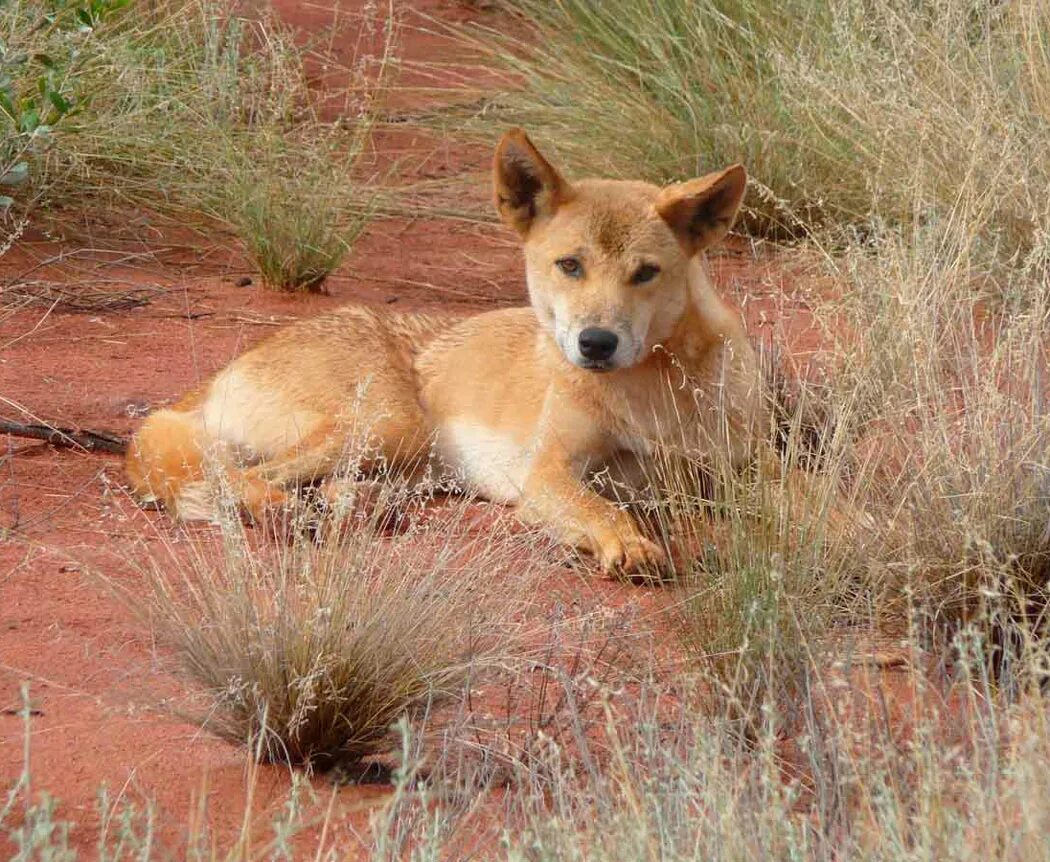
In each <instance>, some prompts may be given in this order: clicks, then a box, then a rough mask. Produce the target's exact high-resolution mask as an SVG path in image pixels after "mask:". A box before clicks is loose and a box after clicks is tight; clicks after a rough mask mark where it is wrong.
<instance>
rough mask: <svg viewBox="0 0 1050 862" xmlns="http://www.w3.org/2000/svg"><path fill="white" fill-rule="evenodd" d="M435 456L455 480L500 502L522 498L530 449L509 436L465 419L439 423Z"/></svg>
mask: <svg viewBox="0 0 1050 862" xmlns="http://www.w3.org/2000/svg"><path fill="white" fill-rule="evenodd" d="M437 454H438V456H439V457H440V459H441V461H442V462H443V466H444V468H445V469H446V470H447V471H448V472H450V473H451V474H452V476H453V477H454V478H455V479H456V480H457V481H460V482H463V483H464V484H465V485H466V486H467V488H468V489H470V490H474V491H477V492H479V493H480V494H482V495H483V496H484V497H486V498H487V499H489V500H493V501H495V502H499V503H513V502H515V501H517V500H518V499H519V498H520V497H521V489H522V488H523V487H524V484H525V478H526V476H527V475H528V472H529V466H530V464H531V461H532V457H531V453H530V452H529V450H528V449H527V448H526V447H524V446H522V445H521V444H519V443H518V442H517V441H515V440H514V439H513V438H512V437H510V436H509V435H507V434H503V433H500V432H499V431H495V430H492V429H491V428H488V427H487V426H485V425H483V424H480V423H478V422H472V421H470V420H468V419H455V420H450V421H448V422H445V423H444V424H442V426H441V427H440V428H439V429H438V436H437Z"/></svg>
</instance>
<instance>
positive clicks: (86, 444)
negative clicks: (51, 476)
mask: <svg viewBox="0 0 1050 862" xmlns="http://www.w3.org/2000/svg"><path fill="white" fill-rule="evenodd" d="M0 433H2V434H10V435H11V436H12V437H28V438H30V439H32V440H43V441H44V442H45V443H48V444H50V445H51V446H57V447H59V448H64V449H83V450H84V451H86V452H110V453H112V454H114V455H123V454H124V453H125V452H126V451H127V448H128V441H127V440H125V439H124V438H123V437H118V436H116V435H115V434H108V433H106V432H104V431H87V430H83V429H81V430H77V429H74V428H56V427H54V426H53V425H38V424H34V423H23V422H9V421H7V420H6V419H0Z"/></svg>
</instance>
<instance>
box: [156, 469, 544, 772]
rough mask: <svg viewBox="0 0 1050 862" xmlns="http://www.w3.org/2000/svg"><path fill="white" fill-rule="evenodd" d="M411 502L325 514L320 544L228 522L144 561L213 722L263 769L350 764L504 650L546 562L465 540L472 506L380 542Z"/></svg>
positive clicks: (507, 545)
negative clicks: (522, 596) (520, 589)
mask: <svg viewBox="0 0 1050 862" xmlns="http://www.w3.org/2000/svg"><path fill="white" fill-rule="evenodd" d="M403 493H405V492H397V491H395V490H394V489H393V487H392V486H391V487H390V488H387V489H386V490H385V491H383V492H382V494H381V497H382V499H381V500H380V501H379V504H378V505H377V507H376V508H375V509H374V511H373V513H372V514H369V515H367V516H365V515H362V513H361V512H360V511H359V510H358V509H350V508H348V509H347V510H346V511H345V512H343V513H342V514H339V513H335V514H330V515H329V516H328V519H327V521H326V522H325V523H326V532H325V538H323V539H322V538H319V537H318V536H316V535H315V534H313V533H311V531H310V530H308V529H305V526H304V524H303V523H298V524H295V525H292V526H291V527H289V528H288V530H282V531H281V538H278V539H277V540H276V541H275V540H274V538H273V537H272V536H271V537H269V538H267V537H266V534H265V531H264V530H262V529H259V530H254V531H252V530H246V528H245V527H244V526H243V525H242V524H241V523H240V521H239V520H237V519H236V518H233V517H226V518H225V519H224V520H223V523H222V525H221V527H220V532H221V536H215V535H214V534H213V533H210V534H205V535H201V536H197V537H195V538H192V539H191V540H190V541H188V542H179V543H178V544H169V545H168V546H167V548H166V551H167V553H166V554H164V555H163V556H161V557H157V556H153V557H150V558H149V559H148V566H149V567H148V570H147V574H148V577H149V580H150V583H151V584H152V585H153V599H152V601H151V603H150V604H149V611H150V614H151V616H152V618H153V621H154V623H155V625H156V626H157V627H158V629H159V631H160V633H161V635H162V638H163V640H164V641H165V642H167V643H168V644H170V645H172V646H173V648H174V649H175V652H176V655H177V656H178V657H179V659H180V661H181V663H182V664H183V665H184V666H185V668H186V669H187V670H188V672H189V673H190V675H191V676H192V677H194V678H195V679H196V680H197V681H198V682H199V683H200V684H201V685H202V686H203V687H204V689H205V691H206V692H207V694H208V698H209V701H210V707H209V709H208V711H207V715H206V716H205V717H204V719H203V720H204V723H205V726H207V727H208V728H210V729H212V730H213V731H215V732H216V733H218V734H220V735H222V736H224V737H226V738H228V739H231V740H233V741H235V742H239V743H248V744H249V745H250V746H251V747H252V748H253V750H255V751H256V752H257V753H258V754H259V756H260V757H262V758H263V759H265V760H269V761H277V762H286V763H293V764H303V765H307V766H310V767H313V768H318V769H325V768H329V767H331V766H334V765H345V764H348V763H351V764H352V763H353V762H354V761H355V760H359V759H360V758H362V757H365V756H367V755H370V754H374V753H376V752H377V751H381V750H382V749H383V747H384V745H385V744H387V743H388V737H389V734H390V730H391V727H392V725H393V724H394V723H395V722H396V721H397V720H398V718H399V717H400V716H402V715H404V714H406V713H410V712H413V711H416V710H419V709H420V708H422V707H424V706H426V705H427V704H428V703H431V702H433V701H436V700H439V699H441V698H444V697H446V696H447V695H448V694H449V693H450V692H453V691H455V690H456V688H457V685H458V684H459V683H460V681H461V680H462V679H463V677H464V676H465V675H466V674H467V672H468V670H472V669H473V670H476V669H477V668H478V667H483V666H484V665H485V664H486V662H488V661H491V660H494V659H495V658H497V657H501V656H503V655H504V654H505V653H506V651H507V650H508V648H509V647H508V644H509V643H510V642H511V641H512V640H513V638H514V631H515V629H514V626H513V625H512V624H511V619H512V617H513V615H514V613H515V611H516V602H515V601H508V598H507V597H508V595H515V594H516V590H515V588H514V587H513V584H514V583H517V582H518V578H520V577H526V576H528V574H529V573H530V572H531V571H532V569H533V568H534V567H535V566H536V565H537V563H538V561H541V560H542V559H543V556H542V552H539V553H538V549H537V547H536V546H535V544H530V543H526V542H524V541H523V539H522V537H521V536H520V535H519V536H516V537H515V536H514V535H512V534H510V533H508V532H506V530H505V529H501V527H500V526H499V525H497V526H496V527H495V528H494V530H493V532H492V534H491V535H489V536H486V537H484V538H481V539H475V540H474V541H464V533H465V531H466V530H467V529H468V527H469V523H468V522H469V518H468V517H467V515H468V513H469V509H468V507H467V506H468V504H467V503H466V502H463V501H457V502H455V503H451V504H449V506H448V507H447V508H446V509H445V510H443V511H442V512H440V513H438V514H434V515H430V516H427V517H424V518H422V519H416V518H412V519H411V523H408V522H402V523H401V524H400V527H399V532H398V534H397V535H394V536H387V537H383V536H382V535H381V530H382V528H383V527H384V525H385V524H386V523H387V520H386V519H387V518H388V517H389V513H390V512H391V511H393V510H394V509H396V508H397V507H398V506H399V505H400V504H401V503H403V502H406V501H407V498H404V499H402V496H401V495H402V494H403ZM307 511H308V510H307ZM301 514H302V513H299V514H297V515H296V516H295V517H299V516H300V515H301ZM404 517H408V516H404Z"/></svg>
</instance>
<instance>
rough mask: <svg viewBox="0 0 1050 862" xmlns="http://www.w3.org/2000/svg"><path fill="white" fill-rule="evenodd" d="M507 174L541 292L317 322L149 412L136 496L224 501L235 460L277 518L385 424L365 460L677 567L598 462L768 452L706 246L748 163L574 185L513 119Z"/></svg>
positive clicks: (598, 545) (613, 551) (747, 367)
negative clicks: (677, 452)
mask: <svg viewBox="0 0 1050 862" xmlns="http://www.w3.org/2000/svg"><path fill="white" fill-rule="evenodd" d="M494 174H495V197H496V205H497V207H498V209H499V213H500V216H501V218H502V219H503V221H504V223H505V224H507V225H508V226H510V227H512V228H513V229H514V230H516V231H517V232H518V234H519V235H520V236H521V238H522V240H523V242H524V248H525V260H526V269H527V281H528V290H529V298H530V302H531V308H514V309H507V310H501V311H492V312H488V313H485V314H479V315H477V316H475V317H470V318H467V319H464V320H457V319H455V318H446V317H441V316H439V315H423V314H393V313H387V312H381V311H373V310H368V309H364V308H354V307H348V308H342V309H339V310H337V311H333V312H331V313H328V314H323V315H321V316H319V317H316V318H314V319H309V320H304V321H301V322H298V323H296V324H294V325H292V326H290V327H288V328H287V329H285V330H283V331H281V332H278V333H277V334H275V335H274V336H273V337H271V338H268V339H266V340H265V341H263V342H262V343H260V344H259V345H258V346H256V347H254V348H253V349H251V350H249V351H248V352H247V353H245V354H244V355H242V356H241V357H239V358H238V359H236V360H234V361H233V362H232V363H231V364H230V365H229V366H227V367H226V368H225V369H223V370H222V371H220V372H219V373H218V374H217V375H216V376H215V377H214V378H212V379H211V380H210V381H209V382H208V383H205V384H204V385H203V386H201V387H200V388H198V389H197V390H195V391H193V392H192V393H190V394H189V395H187V396H186V397H185V398H183V399H182V401H180V402H178V403H177V404H176V405H175V406H174V407H172V408H171V409H167V410H159V411H157V412H156V413H154V414H153V415H151V416H150V417H149V418H148V419H147V420H146V422H145V423H144V424H143V426H142V427H141V429H140V430H139V431H138V433H137V435H136V436H135V438H134V440H133V441H132V444H131V446H130V448H129V451H128V456H127V471H128V476H129V477H130V480H131V485H132V487H133V489H134V491H135V493H136V494H137V495H138V496H139V497H140V498H142V499H145V500H159V501H161V502H163V503H164V505H165V506H166V507H167V508H168V509H169V510H170V511H171V512H173V513H174V514H176V515H177V516H179V517H182V518H201V517H210V516H211V515H212V514H213V511H214V502H209V501H210V500H211V499H212V498H211V497H209V496H208V494H209V493H210V492H209V491H207V490H206V489H207V485H206V483H205V481H204V478H205V465H206V463H212V462H214V463H219V464H221V465H222V468H223V469H224V470H225V471H226V475H227V476H228V477H229V479H230V483H231V487H232V488H233V489H234V492H235V494H236V495H237V498H238V499H239V501H240V502H241V504H242V505H243V506H244V507H245V508H246V509H247V510H248V511H249V512H251V513H254V514H259V513H260V512H261V511H263V510H265V509H266V507H267V506H271V505H275V504H279V503H280V502H281V501H282V500H283V499H284V489H286V488H288V487H290V486H294V485H295V483H299V482H312V481H316V480H319V479H322V478H324V477H325V476H328V475H331V474H332V473H333V471H335V470H336V469H337V468H338V466H339V464H340V461H341V459H342V458H343V457H344V450H345V448H346V446H347V443H348V440H349V439H350V438H351V437H352V436H353V435H354V433H356V432H355V429H361V428H367V437H368V441H367V442H368V449H367V451H368V452H369V457H368V459H367V463H365V464H364V465H363V466H362V469H366V470H367V469H369V468H371V467H378V466H379V465H381V464H385V465H388V466H392V467H401V468H402V469H406V468H407V467H408V466H409V465H418V464H420V463H421V462H426V463H430V464H437V465H440V469H442V470H444V471H446V473H447V474H451V475H453V476H456V477H458V478H459V479H460V480H461V481H462V482H463V483H464V484H465V485H466V486H468V487H471V488H473V489H474V490H476V491H477V492H478V493H480V494H482V495H483V496H485V497H487V498H489V499H491V500H495V501H503V502H508V503H515V504H517V507H518V510H519V512H520V515H521V516H522V517H523V518H524V519H526V520H528V521H530V522H533V523H539V524H542V525H543V526H544V527H546V528H547V529H548V530H549V531H550V532H551V533H553V534H554V536H555V537H557V538H558V539H559V540H560V541H563V542H566V543H570V544H573V545H576V546H578V547H581V548H583V549H585V550H587V551H589V552H590V553H592V554H594V555H595V556H596V557H597V558H598V560H599V561H600V563H601V565H602V567H603V568H604V569H605V570H606V571H608V570H612V569H622V570H627V571H630V570H637V569H645V568H650V567H656V566H659V565H660V564H661V563H663V562H664V551H663V549H662V548H661V547H659V546H658V545H657V544H655V543H654V542H652V541H650V540H649V539H647V538H646V537H645V536H644V535H643V534H642V532H641V530H640V528H639V526H638V525H637V524H636V522H635V520H634V518H633V517H632V516H631V515H630V514H629V513H628V512H626V511H624V510H622V509H621V508H619V507H617V506H616V505H615V504H614V503H613V502H612V501H610V500H608V499H606V498H604V497H602V496H601V495H599V494H598V493H597V492H596V491H595V490H593V487H592V486H591V484H590V483H589V482H588V477H589V476H591V475H593V473H594V472H596V471H598V470H601V469H603V468H604V467H605V466H606V465H609V464H611V463H613V462H620V463H622V462H624V460H625V459H626V460H627V461H630V460H631V459H637V458H638V457H639V456H643V455H645V454H646V453H649V452H651V451H653V448H654V447H655V446H657V445H658V444H660V443H662V442H669V443H673V444H674V445H675V446H684V447H686V451H687V452H688V454H689V455H690V456H699V457H703V456H704V455H705V453H706V454H707V455H709V456H711V455H721V456H723V457H727V458H728V460H729V462H730V463H741V462H743V461H746V460H747V459H748V458H749V457H750V453H751V451H752V442H753V440H754V438H755V433H756V431H757V430H758V429H759V428H760V427H761V426H760V422H761V414H762V412H763V410H764V406H763V404H764V402H763V398H762V394H761V388H762V384H761V379H760V378H761V375H760V371H759V367H758V362H757V358H756V356H755V354H754V352H753V351H752V349H751V346H750V345H749V343H748V339H747V337H746V335H745V332H744V329H743V325H742V323H741V321H740V319H739V317H738V315H737V314H736V313H735V312H734V311H732V310H731V309H730V308H729V307H728V306H727V305H726V304H725V303H724V302H723V301H722V300H721V299H720V298H719V297H718V296H717V295H716V294H715V291H714V289H713V287H712V285H711V283H710V280H709V278H708V275H707V273H706V270H705V267H704V262H703V254H702V252H703V251H704V249H706V248H708V247H709V246H711V245H712V244H714V243H716V242H718V241H719V240H720V239H722V237H723V236H724V235H725V234H726V232H727V231H728V230H729V228H730V227H731V225H732V224H733V221H734V219H735V217H736V214H737V210H738V209H739V207H740V202H741V199H742V197H743V195H744V188H745V184H746V175H745V172H744V169H743V167H741V166H739V165H735V166H733V167H729V168H726V169H725V170H723V171H719V172H717V173H713V174H708V175H707V176H704V177H701V178H699V179H694V180H690V181H689V182H685V183H680V184H676V185H671V186H667V187H666V188H658V187H656V186H652V185H649V184H647V183H643V182H619V181H611V180H582V181H579V182H569V181H567V180H566V179H564V178H563V177H562V176H561V174H560V173H559V172H558V171H557V170H555V168H554V167H553V166H552V165H551V164H550V163H549V162H548V161H547V160H546V159H545V158H544V157H543V156H542V155H541V154H540V153H539V151H538V150H537V149H536V148H535V147H534V146H533V144H532V142H531V141H530V140H529V139H528V137H527V136H526V135H525V134H524V132H522V131H520V130H513V131H510V132H508V133H507V134H505V135H504V136H503V138H502V140H500V142H499V145H498V147H497V149H496V154H495V160H494ZM716 449H717V450H718V451H716Z"/></svg>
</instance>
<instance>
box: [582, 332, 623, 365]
mask: <svg viewBox="0 0 1050 862" xmlns="http://www.w3.org/2000/svg"><path fill="white" fill-rule="evenodd" d="M619 343H620V339H619V336H617V334H616V333H615V332H610V331H609V330H608V329H598V328H597V327H595V326H589V327H587V329H585V330H583V332H581V333H580V353H581V354H583V356H584V357H585V358H586V359H593V360H595V361H598V362H601V361H604V360H606V359H608V358H609V357H610V356H612V355H613V354H614V353H615V352H616V345H617V344H619Z"/></svg>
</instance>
